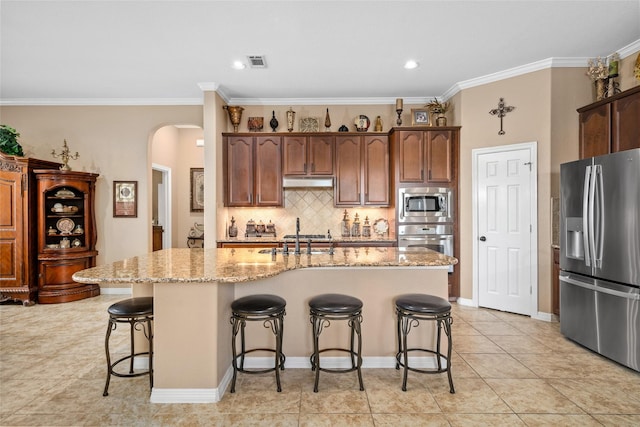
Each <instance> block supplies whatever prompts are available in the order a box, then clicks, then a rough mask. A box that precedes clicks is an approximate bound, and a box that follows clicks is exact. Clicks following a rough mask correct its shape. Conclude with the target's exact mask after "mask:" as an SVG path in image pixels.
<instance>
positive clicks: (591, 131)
mask: <svg viewBox="0 0 640 427" xmlns="http://www.w3.org/2000/svg"><path fill="white" fill-rule="evenodd" d="M579 121H580V158H581V159H586V158H589V157H593V156H601V155H603V154H608V153H609V149H610V148H609V144H610V141H611V109H610V105H609V104H604V105H601V106H599V107H596V108H594V109H592V110H588V111H584V112H582V113H580V119H579Z"/></svg>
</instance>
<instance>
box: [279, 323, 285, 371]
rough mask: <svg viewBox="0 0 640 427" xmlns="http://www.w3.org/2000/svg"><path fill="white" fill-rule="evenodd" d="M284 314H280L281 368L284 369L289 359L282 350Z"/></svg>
mask: <svg viewBox="0 0 640 427" xmlns="http://www.w3.org/2000/svg"><path fill="white" fill-rule="evenodd" d="M284 315H285V313H282V315H280V316H279V317H278V318H279V319H280V335H279V338H280V370H282V371H284V362H285V360H286V359H287V357H286V356H285V355H284V353H283V352H282V341H283V340H284Z"/></svg>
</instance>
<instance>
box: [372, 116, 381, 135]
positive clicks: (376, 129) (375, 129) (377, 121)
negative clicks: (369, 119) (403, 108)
mask: <svg viewBox="0 0 640 427" xmlns="http://www.w3.org/2000/svg"><path fill="white" fill-rule="evenodd" d="M373 130H374V131H375V132H382V119H381V118H380V116H378V117H376V124H375V126H374V127H373Z"/></svg>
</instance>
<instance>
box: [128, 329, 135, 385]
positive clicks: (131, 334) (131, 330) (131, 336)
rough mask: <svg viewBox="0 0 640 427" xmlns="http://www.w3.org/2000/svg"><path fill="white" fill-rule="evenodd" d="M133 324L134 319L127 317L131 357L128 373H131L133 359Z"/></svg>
mask: <svg viewBox="0 0 640 427" xmlns="http://www.w3.org/2000/svg"><path fill="white" fill-rule="evenodd" d="M135 324H136V321H135V320H134V319H129V325H130V327H131V328H130V333H129V335H130V338H131V359H130V360H129V373H130V374H133V359H134V357H135V356H134V354H135V346H134V339H133V338H134V332H135Z"/></svg>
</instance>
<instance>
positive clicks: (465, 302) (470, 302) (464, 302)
mask: <svg viewBox="0 0 640 427" xmlns="http://www.w3.org/2000/svg"><path fill="white" fill-rule="evenodd" d="M456 302H457V303H458V304H460V305H464V306H467V307H477V304H476V303H474V302H473V300H472V299H468V298H458V299H457V300H456Z"/></svg>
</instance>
